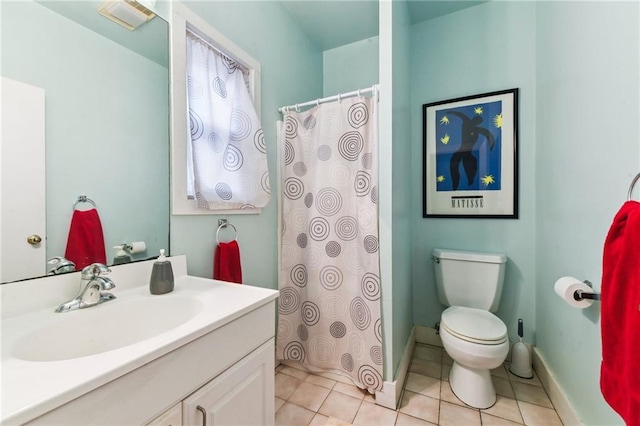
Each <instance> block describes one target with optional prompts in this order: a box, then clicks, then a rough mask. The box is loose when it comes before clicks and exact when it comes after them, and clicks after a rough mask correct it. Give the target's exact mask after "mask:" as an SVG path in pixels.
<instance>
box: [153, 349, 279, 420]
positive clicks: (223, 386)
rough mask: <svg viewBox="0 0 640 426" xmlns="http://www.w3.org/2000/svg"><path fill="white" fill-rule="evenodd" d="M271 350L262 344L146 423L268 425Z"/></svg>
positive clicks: (271, 364) (271, 375) (270, 413)
mask: <svg viewBox="0 0 640 426" xmlns="http://www.w3.org/2000/svg"><path fill="white" fill-rule="evenodd" d="M273 353H274V346H273V341H269V342H267V343H265V344H264V345H262V346H261V347H260V348H258V349H256V350H255V351H253V352H252V353H251V354H249V355H247V356H246V357H245V358H243V359H242V360H241V361H240V362H238V363H236V364H235V365H234V366H232V367H231V368H229V369H228V370H227V371H225V372H224V373H222V374H221V375H220V376H218V377H216V378H215V379H213V380H211V381H210V382H209V383H207V384H206V385H204V386H203V387H201V388H200V389H198V390H197V391H195V392H194V393H193V394H191V396H189V397H188V398H186V399H185V400H184V401H182V402H181V403H178V404H176V405H175V406H173V407H172V408H171V409H169V410H167V411H166V412H164V413H163V414H161V415H160V416H159V417H157V418H156V419H154V420H152V421H151V422H150V423H147V425H146V426H181V425H203V426H208V425H211V426H216V425H221V426H222V425H234V424H235V425H272V424H273V418H274V417H273V416H274V406H273V396H274V395H273V388H274V371H273Z"/></svg>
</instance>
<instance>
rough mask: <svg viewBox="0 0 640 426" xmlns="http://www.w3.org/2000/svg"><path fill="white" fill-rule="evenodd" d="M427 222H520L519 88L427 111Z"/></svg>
mask: <svg viewBox="0 0 640 426" xmlns="http://www.w3.org/2000/svg"><path fill="white" fill-rule="evenodd" d="M422 124H423V129H422V130H423V155H424V158H423V179H422V180H423V182H422V185H423V213H422V216H423V217H446V218H504V219H517V218H518V151H517V139H518V89H510V90H503V91H499V92H491V93H483V94H481V95H474V96H467V97H464V98H456V99H449V100H445V101H439V102H433V103H429V104H424V105H423V106H422Z"/></svg>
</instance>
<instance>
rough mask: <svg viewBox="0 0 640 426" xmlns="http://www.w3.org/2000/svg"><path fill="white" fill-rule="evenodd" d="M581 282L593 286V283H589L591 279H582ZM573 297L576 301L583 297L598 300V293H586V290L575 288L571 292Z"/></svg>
mask: <svg viewBox="0 0 640 426" xmlns="http://www.w3.org/2000/svg"><path fill="white" fill-rule="evenodd" d="M582 282H583V283H585V284H586V285H588V286H589V287H591V288H593V284H592V283H591V281H589V280H584V281H582ZM573 298H574V299H575V300H578V301H580V300H584V299H591V300H600V293H588V292H586V291H582V290H576V291H574V292H573Z"/></svg>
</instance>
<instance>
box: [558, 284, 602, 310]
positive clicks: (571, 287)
mask: <svg viewBox="0 0 640 426" xmlns="http://www.w3.org/2000/svg"><path fill="white" fill-rule="evenodd" d="M553 289H554V290H555V292H556V294H557V295H558V296H560V297H561V298H563V299H564V301H565V302H567V303H568V304H569V305H571V306H573V307H574V308H580V309H584V308H587V307H589V306H591V304H592V303H593V300H590V299H583V300H576V299H575V298H574V297H573V294H574V293H575V291H576V290H582V291H585V292H587V293H593V289H592V288H591V287H589V286H588V285H586V284H585V283H583V282H582V281H580V280H579V279H577V278H574V277H562V278H560V279H559V280H558V281H556V283H555V285H554V286H553Z"/></svg>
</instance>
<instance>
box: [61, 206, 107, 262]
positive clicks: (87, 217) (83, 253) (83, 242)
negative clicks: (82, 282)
mask: <svg viewBox="0 0 640 426" xmlns="http://www.w3.org/2000/svg"><path fill="white" fill-rule="evenodd" d="M64 257H66V258H67V259H69V260H70V261H72V262H73V263H75V264H76V270H77V271H79V270H81V269H82V268H84V267H85V266H87V265H91V264H92V263H96V262H98V263H103V264H106V263H107V254H106V251H105V246H104V236H103V235H102V224H101V223H100V216H98V210H96V209H91V210H84V211H81V210H74V211H73V217H72V218H71V227H70V228H69V238H68V239H67V249H66V250H65V252H64Z"/></svg>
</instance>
